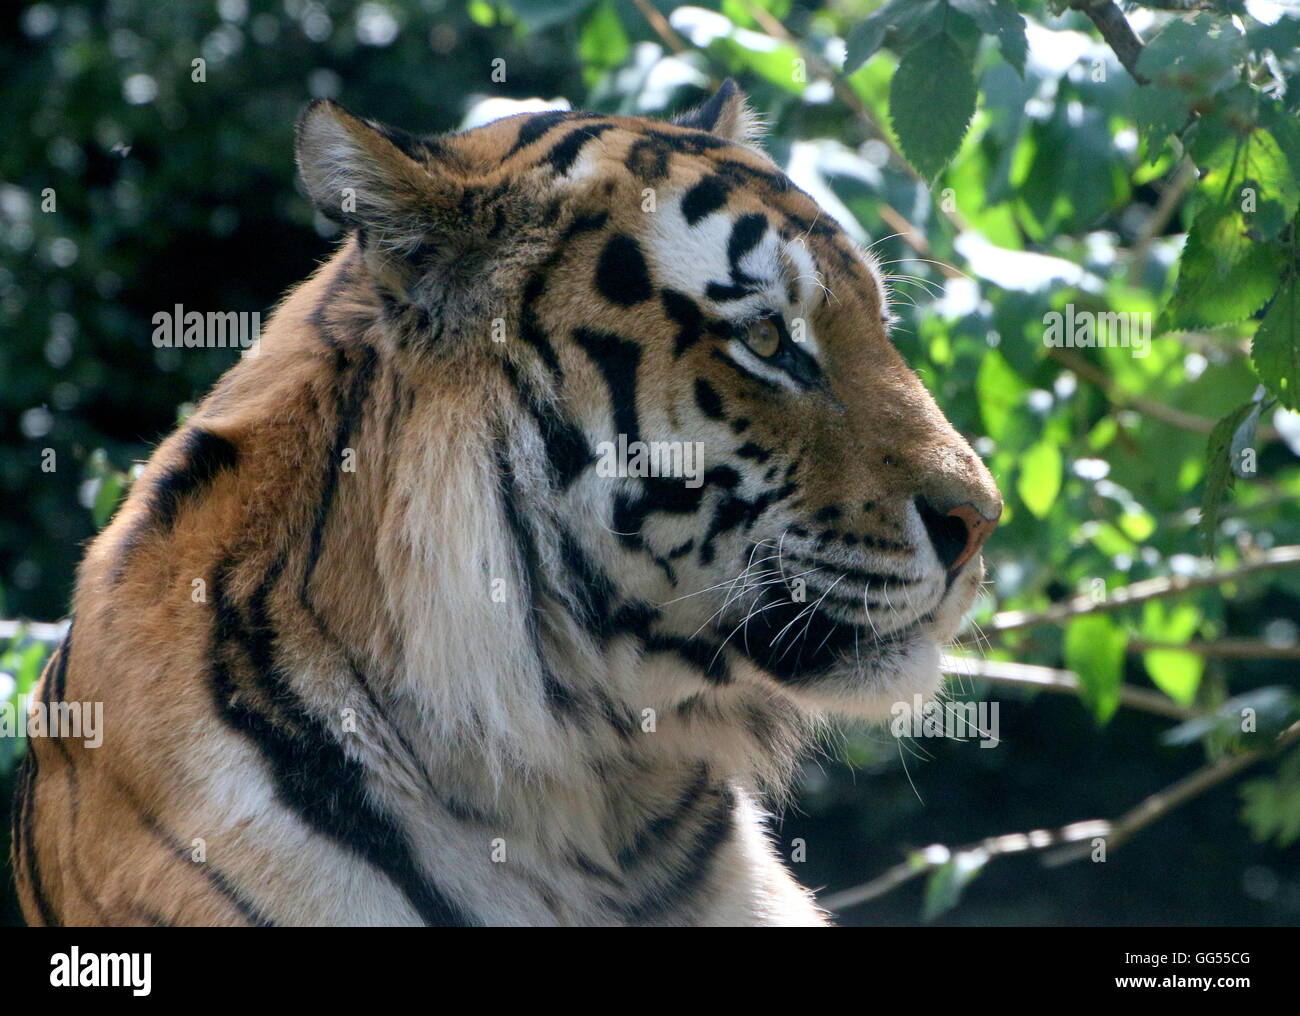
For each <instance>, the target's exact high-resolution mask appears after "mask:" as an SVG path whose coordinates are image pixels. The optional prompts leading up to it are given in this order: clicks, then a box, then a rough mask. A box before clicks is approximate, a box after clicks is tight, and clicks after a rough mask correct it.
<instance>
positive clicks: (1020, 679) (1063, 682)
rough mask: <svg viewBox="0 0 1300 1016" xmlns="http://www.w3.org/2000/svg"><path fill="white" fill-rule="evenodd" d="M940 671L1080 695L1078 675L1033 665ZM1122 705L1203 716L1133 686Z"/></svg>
mask: <svg viewBox="0 0 1300 1016" xmlns="http://www.w3.org/2000/svg"><path fill="white" fill-rule="evenodd" d="M940 669H941V670H942V671H943V673H945V674H949V675H951V676H953V677H978V678H981V679H983V680H985V681H989V682H991V683H993V684H1000V685H1003V686H1005V687H1012V688H1015V687H1019V688H1027V689H1032V690H1035V691H1054V692H1059V693H1061V694H1064V695H1078V694H1079V675H1078V674H1076V673H1075V672H1074V671H1072V670H1057V669H1056V668H1054V667H1040V666H1038V665H1037V664H1033V663H1008V662H1006V661H1003V660H985V659H980V658H979V657H975V656H945V657H944V658H943V660H942V662H941V663H940ZM1119 702H1120V705H1122V706H1126V707H1128V708H1129V709H1137V710H1140V711H1142V712H1144V713H1152V714H1154V715H1156V716H1163V717H1165V718H1167V719H1171V720H1180V721H1181V720H1190V719H1192V718H1194V717H1196V716H1200V715H1202V713H1201V711H1200V710H1197V709H1193V708H1190V707H1188V706H1184V705H1181V704H1179V703H1177V702H1175V701H1174V700H1173V699H1171V698H1167V697H1165V696H1164V695H1161V694H1160V693H1159V692H1155V691H1149V690H1148V689H1146V688H1138V687H1135V686H1134V685H1131V684H1121V685H1120V686H1119Z"/></svg>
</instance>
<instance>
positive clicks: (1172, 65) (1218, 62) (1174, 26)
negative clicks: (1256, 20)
mask: <svg viewBox="0 0 1300 1016" xmlns="http://www.w3.org/2000/svg"><path fill="white" fill-rule="evenodd" d="M1245 55H1246V45H1245V40H1244V39H1243V38H1242V35H1241V32H1239V31H1238V30H1237V28H1236V26H1235V25H1233V24H1232V22H1230V21H1227V20H1225V19H1223V18H1215V17H1211V16H1210V15H1208V14H1202V15H1199V16H1198V17H1197V18H1196V19H1195V20H1193V21H1182V20H1180V19H1178V18H1174V19H1173V20H1171V21H1170V22H1169V23H1168V24H1167V25H1166V26H1165V27H1164V29H1163V30H1162V31H1161V32H1160V34H1159V35H1156V36H1155V37H1154V38H1152V39H1151V40H1150V41H1149V42H1148V43H1147V44H1146V45H1145V46H1144V47H1143V48H1142V54H1141V55H1140V56H1139V57H1138V63H1137V69H1138V72H1139V73H1140V74H1142V75H1144V76H1145V77H1146V78H1148V79H1149V80H1150V81H1152V82H1153V83H1156V84H1162V85H1170V86H1173V87H1177V88H1180V89H1182V90H1183V91H1184V92H1186V93H1187V95H1188V96H1189V98H1191V99H1193V100H1196V99H1201V98H1204V97H1206V96H1209V95H1212V94H1214V93H1215V92H1218V91H1222V90H1223V89H1224V88H1228V87H1230V86H1231V85H1233V84H1235V83H1236V80H1237V65H1239V64H1240V63H1241V62H1242V60H1243V59H1244V58H1245Z"/></svg>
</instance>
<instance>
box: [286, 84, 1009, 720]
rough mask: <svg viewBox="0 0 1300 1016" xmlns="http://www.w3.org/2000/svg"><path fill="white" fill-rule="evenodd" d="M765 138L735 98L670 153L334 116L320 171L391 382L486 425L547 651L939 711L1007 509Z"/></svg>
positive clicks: (849, 255) (303, 132)
mask: <svg viewBox="0 0 1300 1016" xmlns="http://www.w3.org/2000/svg"><path fill="white" fill-rule="evenodd" d="M753 133H754V130H753V117H752V115H751V114H750V112H749V111H748V109H747V106H746V103H745V99H744V97H743V95H742V94H741V93H740V92H739V90H738V89H737V88H736V86H735V85H734V84H732V83H731V82H727V83H726V84H724V86H723V87H722V89H721V90H720V91H719V92H718V93H717V94H716V95H715V96H714V97H713V98H712V99H711V100H710V101H709V102H707V103H706V104H705V105H704V106H702V107H701V108H699V109H698V110H696V111H695V112H694V113H691V114H687V115H686V116H684V117H681V118H679V119H678V120H676V121H674V122H672V123H667V122H661V121H654V120H648V119H640V118H630V117H618V116H603V115H596V114H588V113H574V112H558V111H556V112H540V113H531V114H522V115H517V116H512V117H508V118H505V119H501V120H498V121H495V122H493V123H490V124H487V125H485V126H481V127H478V128H475V129H471V130H468V131H464V132H461V133H458V134H453V135H449V136H443V137H439V138H436V139H420V138H416V137H413V136H411V135H407V134H405V133H403V132H400V131H397V130H394V129H392V128H389V127H385V126H382V125H379V124H376V123H373V122H371V121H366V120H362V119H359V118H357V117H354V116H352V115H350V114H348V113H346V112H345V111H343V110H342V109H341V108H340V107H338V106H336V105H333V104H331V103H328V102H323V103H317V104H315V105H313V106H312V107H310V108H309V109H308V111H307V112H306V113H305V114H304V116H303V118H302V120H301V121H300V123H299V127H298V160H299V165H300V168H301V172H302V176H303V179H304V182H305V185H306V188H307V191H308V193H309V195H310V196H311V198H312V200H313V202H314V204H315V205H316V206H317V208H318V209H319V210H321V211H322V212H323V213H325V214H326V215H327V216H329V217H330V218H332V219H333V220H335V221H336V222H338V223H340V224H342V225H343V226H344V227H346V228H348V229H350V230H354V231H355V235H356V238H357V249H358V251H359V252H360V253H359V255H358V258H359V262H360V263H361V264H363V265H364V270H365V272H366V273H367V277H368V279H369V280H370V282H371V284H372V285H373V288H374V292H375V293H376V299H377V301H378V303H379V304H380V305H381V306H382V308H383V316H384V321H385V329H384V338H383V344H384V345H383V349H382V350H381V352H383V353H385V354H387V355H390V356H401V357H407V358H409V362H410V363H411V365H412V366H411V370H413V371H416V370H424V371H430V372H433V373H436V374H439V375H440V376H446V377H455V378H457V379H458V380H457V381H456V384H458V385H461V386H471V387H472V388H473V389H474V392H475V394H474V396H473V399H474V400H475V401H477V402H479V403H481V409H482V426H481V427H475V428H470V430H472V431H473V433H471V434H467V435H466V440H478V439H479V438H480V437H482V438H483V439H484V440H490V442H491V448H492V451H491V455H490V456H489V458H490V460H491V462H492V465H493V469H494V470H495V475H496V477H497V479H496V488H497V493H498V495H499V501H500V515H499V518H500V519H501V520H502V521H501V523H500V529H501V530H502V531H503V532H505V533H507V534H508V539H509V540H510V541H511V542H512V543H513V546H514V548H515V549H514V551H513V552H512V554H513V560H514V562H515V564H516V565H517V567H518V569H519V570H520V572H521V573H522V575H523V580H522V588H523V589H524V591H525V595H526V597H527V598H528V599H529V601H530V602H529V604H528V606H527V610H526V612H527V614H528V617H529V621H528V624H529V626H530V628H531V629H532V638H533V640H534V641H535V643H536V644H537V646H538V647H539V652H548V653H552V654H557V653H558V654H563V653H565V652H568V653H569V654H570V658H571V659H573V660H576V659H578V658H579V657H580V656H582V655H583V654H584V653H586V654H587V656H588V657H590V656H592V655H597V654H592V653H590V652H589V650H590V649H591V648H592V647H593V646H594V647H597V648H600V647H607V646H609V645H610V644H611V643H613V642H614V641H616V640H619V639H628V640H630V641H631V643H632V644H633V645H634V646H635V647H636V651H637V652H639V653H640V654H642V657H645V656H648V655H652V654H656V655H660V656H667V657H671V658H672V659H673V660H674V661H675V663H676V664H681V666H678V667H677V669H676V671H675V673H677V674H678V676H677V677H675V678H674V679H673V680H675V681H676V682H677V684H676V685H675V686H674V687H673V690H672V692H671V695H672V696H675V697H676V700H677V701H682V700H685V699H687V698H689V697H691V696H698V695H699V694H700V693H701V692H702V691H708V690H710V689H712V690H717V689H721V688H725V687H732V688H735V687H745V686H750V687H753V686H757V685H761V686H763V688H764V689H766V691H767V692H768V693H771V692H772V691H773V690H774V689H775V690H777V691H778V692H779V693H780V694H781V695H784V696H787V697H788V698H790V699H792V700H794V701H795V702H796V703H798V704H801V705H802V706H803V707H805V708H807V709H810V710H813V711H821V710H831V711H835V712H841V713H848V714H852V715H863V716H880V715H882V714H883V712H884V711H885V710H887V709H888V706H889V705H890V704H891V703H893V702H895V701H897V700H899V699H900V698H910V696H912V695H913V694H914V693H928V692H931V691H933V690H934V689H935V688H936V687H937V684H938V680H939V652H940V646H941V644H942V643H944V642H945V641H947V640H949V639H951V638H952V637H953V636H954V634H955V633H956V631H957V629H958V627H959V624H960V622H961V620H962V618H963V615H964V614H965V613H966V612H967V611H968V610H969V608H970V607H971V605H972V603H973V600H974V598H975V596H976V593H977V590H978V589H979V586H980V583H981V580H982V577H983V563H982V559H981V555H980V550H981V547H982V545H983V544H984V542H985V540H986V538H987V537H988V535H989V533H990V532H991V531H992V530H993V528H994V526H995V525H996V523H997V520H998V517H999V515H1000V513H1001V510H1002V504H1001V499H1000V497H999V494H998V490H997V487H996V486H995V484H994V481H993V479H992V477H991V476H990V475H989V472H988V470H987V469H986V468H985V467H984V465H983V464H982V463H981V461H980V460H979V458H978V457H977V456H976V455H975V454H974V452H973V451H972V449H971V448H970V446H969V445H968V444H967V442H966V441H965V440H964V439H963V438H962V437H961V436H960V435H959V434H958V433H957V432H956V431H955V430H954V429H953V427H952V426H951V425H950V424H949V423H948V421H947V420H946V419H945V417H944V415H943V413H942V412H941V411H940V410H939V408H938V407H937V406H936V404H935V402H934V400H933V399H932V398H931V396H930V395H929V393H928V392H927V391H926V389H925V388H924V387H923V386H922V384H921V382H920V381H919V380H918V379H917V377H916V375H915V374H914V373H913V372H912V371H911V370H910V369H909V368H908V367H907V365H906V364H905V363H904V362H903V360H902V358H901V357H900V355H899V354H898V352H897V351H896V350H895V349H894V347H893V345H891V343H890V338H889V329H890V320H891V319H890V313H889V309H888V294H887V290H886V286H885V282H884V280H883V278H882V275H881V273H880V272H879V271H878V269H877V267H876V265H875V264H874V263H873V261H872V259H871V257H870V256H869V255H868V254H867V253H865V252H864V251H863V250H861V249H859V247H858V246H857V245H856V244H855V243H854V242H852V241H851V240H850V239H849V238H847V237H846V235H845V234H844V232H843V231H842V230H841V229H840V228H839V227H838V226H837V225H836V224H835V222H834V221H833V220H832V219H830V218H829V217H828V216H827V215H826V214H825V213H824V212H823V211H822V210H821V209H820V208H819V207H818V205H817V204H816V203H815V202H814V201H813V200H812V199H811V198H810V197H809V196H808V195H807V194H806V193H804V192H803V191H801V190H800V189H799V188H798V187H796V186H795V185H794V184H793V183H792V182H791V181H790V179H789V178H788V177H787V176H786V175H785V174H784V173H782V172H781V171H780V169H779V168H778V167H777V166H776V165H775V163H773V161H772V160H771V159H770V158H769V157H768V156H766V155H765V154H763V153H762V151H761V150H760V149H759V148H758V147H757V146H756V144H755V142H754V139H753ZM423 411H426V412H430V413H436V412H438V409H437V407H436V406H429V407H426V408H425V409H424V410H423ZM484 435H486V437H484ZM481 507H482V508H483V510H484V511H488V510H489V506H487V505H484V506H481ZM538 629H541V630H540V631H539V630H538ZM578 643H583V644H582V645H578ZM566 646H567V647H568V648H567V649H566V648H565V647H566ZM543 647H544V648H543ZM551 669H553V670H557V673H558V672H561V671H560V670H558V669H557V668H555V667H554V666H552V668H551ZM666 694H667V693H666Z"/></svg>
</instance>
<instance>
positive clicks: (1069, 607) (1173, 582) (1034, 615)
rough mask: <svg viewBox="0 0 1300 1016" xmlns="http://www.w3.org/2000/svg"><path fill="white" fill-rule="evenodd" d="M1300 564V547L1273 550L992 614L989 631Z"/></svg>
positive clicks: (1100, 609)
mask: <svg viewBox="0 0 1300 1016" xmlns="http://www.w3.org/2000/svg"><path fill="white" fill-rule="evenodd" d="M1297 565H1300V546H1286V547H1274V548H1272V549H1271V550H1266V551H1264V552H1263V553H1262V554H1260V555H1259V556H1258V557H1254V558H1252V559H1251V560H1249V561H1244V562H1242V563H1241V564H1239V565H1237V566H1236V567H1235V568H1225V569H1221V570H1219V571H1214V572H1211V573H1210V574H1208V575H1196V576H1188V575H1170V576H1168V577H1163V578H1155V579H1143V580H1142V581H1141V582H1134V583H1133V584H1132V585H1127V586H1121V587H1120V588H1118V589H1112V590H1110V591H1109V592H1108V593H1107V594H1106V598H1105V599H1103V600H1094V599H1093V598H1092V597H1091V596H1076V597H1073V598H1072V599H1069V600H1064V601H1062V602H1061V603H1055V604H1053V605H1052V606H1050V607H1048V608H1046V609H1045V610H1041V611H1029V610H1005V611H1002V612H1001V613H999V614H994V615H993V620H992V621H990V622H989V624H988V625H987V626H986V628H987V629H988V630H989V631H998V632H1004V631H1015V630H1016V629H1018V628H1032V627H1034V626H1036V625H1041V624H1061V623H1063V622H1065V621H1069V620H1071V619H1072V618H1075V617H1081V616H1082V615H1084V614H1096V613H1104V612H1108V611H1112V610H1121V609H1122V608H1124V607H1131V606H1133V605H1135V604H1138V603H1145V602H1146V601H1147V600H1156V599H1160V598H1161V597H1165V596H1180V595H1182V594H1183V593H1188V592H1191V591H1192V590H1194V589H1204V588H1207V587H1209V586H1217V585H1221V584H1222V583H1224V582H1234V581H1236V580H1237V579H1242V578H1246V577H1248V576H1251V575H1260V574H1263V573H1266V572H1270V571H1277V570H1279V569H1281V568H1294V567H1296V566H1297Z"/></svg>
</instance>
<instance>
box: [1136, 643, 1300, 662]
mask: <svg viewBox="0 0 1300 1016" xmlns="http://www.w3.org/2000/svg"><path fill="white" fill-rule="evenodd" d="M1166 649H1170V650H1174V651H1177V652H1180V653H1195V654H1196V655H1197V656H1204V657H1205V658H1206V659H1211V660H1300V646H1278V645H1273V644H1272V643H1269V642H1263V641H1260V640H1257V639H1215V640H1214V641H1212V642H1199V641H1198V642H1150V641H1147V640H1146V639H1129V643H1128V651H1129V652H1130V653H1148V652H1154V651H1163V650H1166Z"/></svg>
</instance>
